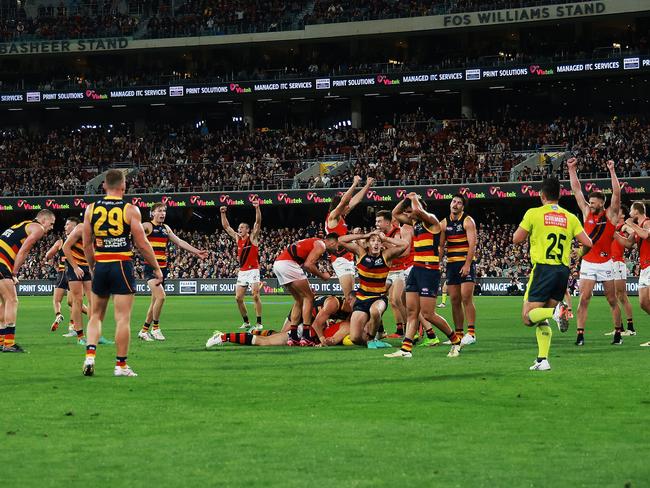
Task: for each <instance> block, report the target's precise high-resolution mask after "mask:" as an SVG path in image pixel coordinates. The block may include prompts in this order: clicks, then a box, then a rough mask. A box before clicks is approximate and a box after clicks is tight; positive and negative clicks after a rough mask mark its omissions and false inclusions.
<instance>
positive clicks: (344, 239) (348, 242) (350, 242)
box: [339, 232, 374, 256]
mask: <svg viewBox="0 0 650 488" xmlns="http://www.w3.org/2000/svg"><path fill="white" fill-rule="evenodd" d="M373 234H374V233H373V232H369V233H367V234H347V235H345V236H341V237H339V244H340V245H341V247H344V248H345V249H347V250H348V251H351V252H352V253H354V254H355V255H357V256H363V255H364V254H365V253H366V249H365V248H364V247H363V246H360V245H359V244H357V242H356V241H357V240H366V239H369V238H370V236H371V235H373Z"/></svg>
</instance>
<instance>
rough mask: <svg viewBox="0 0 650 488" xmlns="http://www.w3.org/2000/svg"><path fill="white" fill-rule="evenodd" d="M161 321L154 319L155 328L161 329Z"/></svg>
mask: <svg viewBox="0 0 650 488" xmlns="http://www.w3.org/2000/svg"><path fill="white" fill-rule="evenodd" d="M159 323H160V321H159V320H154V321H153V330H158V329H160V325H159Z"/></svg>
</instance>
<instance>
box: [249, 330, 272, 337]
mask: <svg viewBox="0 0 650 488" xmlns="http://www.w3.org/2000/svg"><path fill="white" fill-rule="evenodd" d="M251 334H253V335H256V336H262V337H266V336H270V335H273V334H275V331H274V330H273V329H262V330H257V329H253V330H251Z"/></svg>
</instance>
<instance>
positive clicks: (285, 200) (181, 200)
mask: <svg viewBox="0 0 650 488" xmlns="http://www.w3.org/2000/svg"><path fill="white" fill-rule="evenodd" d="M539 186H540V182H526V183H521V182H512V183H511V182H504V183H479V184H472V185H470V184H463V185H428V186H423V185H420V186H417V185H416V186H410V187H391V186H380V187H376V188H373V189H371V190H369V191H368V192H366V195H365V199H364V201H365V202H366V203H382V202H386V203H394V202H398V201H399V200H402V199H404V198H406V194H407V193H408V192H410V191H415V192H416V193H418V194H420V195H422V196H423V197H424V198H425V199H427V200H429V201H434V202H436V201H439V202H444V201H448V200H451V199H452V198H453V196H454V195H455V194H456V193H461V194H463V195H465V196H466V197H467V198H468V199H470V200H514V199H521V198H539ZM569 188H570V186H569V183H568V182H565V184H564V188H563V189H562V196H563V197H571V195H572V193H571V190H570V189H569ZM583 188H584V191H585V192H587V193H589V192H590V191H595V190H599V191H602V192H603V193H605V194H606V195H611V193H612V189H611V184H610V181H609V180H606V179H602V180H587V181H584V182H583ZM621 190H622V192H623V194H624V195H626V196H627V197H628V198H638V197H641V196H645V195H648V194H650V178H646V177H643V178H626V179H624V180H622V181H621ZM340 194H341V190H340V189H330V188H325V189H323V188H310V189H305V190H282V191H271V190H262V191H255V192H249V191H231V192H227V193H226V192H206V193H173V194H172V193H158V194H143V195H127V197H126V198H127V199H129V200H130V202H131V203H132V204H133V205H135V206H137V207H138V208H142V209H147V208H150V207H152V206H153V204H154V203H156V202H160V201H162V202H164V203H165V204H166V205H167V206H168V207H173V208H187V207H201V208H209V207H213V208H216V207H219V206H221V205H225V206H231V207H234V206H236V207H240V206H246V205H251V204H252V202H255V201H257V202H259V203H260V205H302V204H317V205H318V204H321V205H322V204H329V203H330V202H331V201H332V198H333V197H335V196H337V195H340ZM98 198H99V196H35V197H20V198H11V197H3V198H0V211H12V210H30V211H31V210H41V209H43V208H50V209H53V210H80V211H81V210H84V209H85V208H86V207H87V206H88V204H90V203H92V202H93V201H95V200H97V199H98Z"/></svg>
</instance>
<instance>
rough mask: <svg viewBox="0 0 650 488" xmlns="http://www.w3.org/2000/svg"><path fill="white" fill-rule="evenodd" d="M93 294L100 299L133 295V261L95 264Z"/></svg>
mask: <svg viewBox="0 0 650 488" xmlns="http://www.w3.org/2000/svg"><path fill="white" fill-rule="evenodd" d="M93 293H94V294H95V295H98V296H100V297H107V296H109V295H132V294H133V293H135V277H134V276H133V261H116V262H112V263H96V264H95V274H94V276H93Z"/></svg>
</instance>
